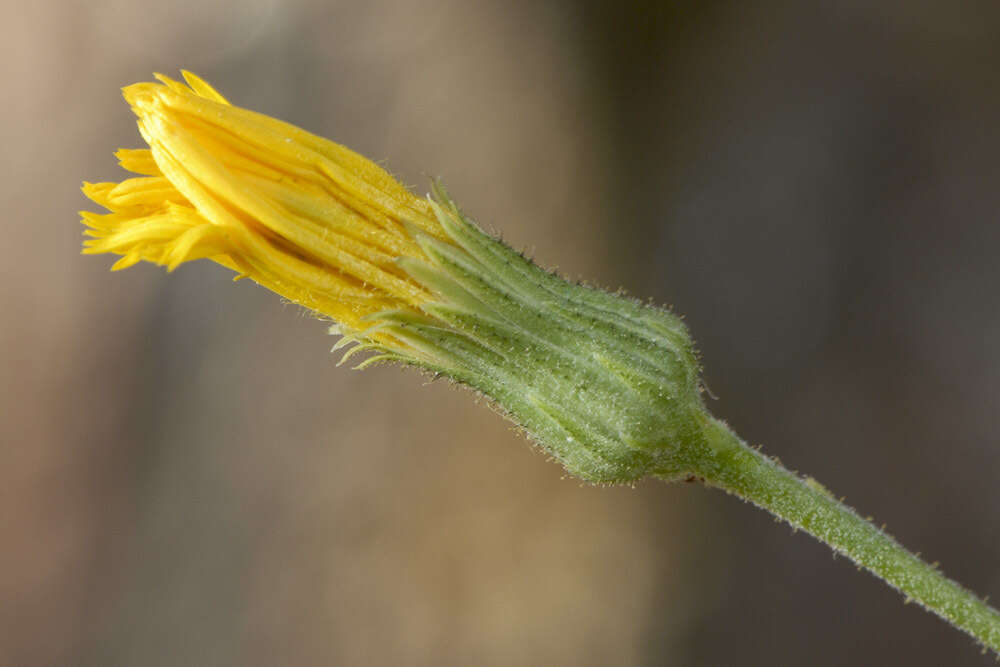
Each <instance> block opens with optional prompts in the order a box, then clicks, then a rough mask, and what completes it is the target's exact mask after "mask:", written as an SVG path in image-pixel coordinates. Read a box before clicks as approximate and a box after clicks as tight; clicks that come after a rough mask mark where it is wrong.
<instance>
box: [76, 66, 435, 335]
mask: <svg viewBox="0 0 1000 667" xmlns="http://www.w3.org/2000/svg"><path fill="white" fill-rule="evenodd" d="M183 74H184V78H185V80H186V81H187V85H184V84H183V83H180V82H179V81H174V80H172V79H170V78H168V77H166V76H163V75H160V74H157V75H156V78H157V79H159V81H160V82H161V83H137V84H134V85H131V86H128V87H127V88H125V89H124V91H123V92H124V96H125V99H126V100H127V101H128V103H129V104H130V105H131V107H132V110H133V111H134V112H135V114H136V115H137V116H138V117H139V121H138V125H139V132H140V133H141V134H142V136H143V138H144V139H145V140H146V142H147V143H148V144H149V148H148V149H140V150H129V149H123V150H121V151H119V152H118V153H117V154H116V155H117V157H118V158H119V160H120V164H121V165H122V167H124V168H125V169H127V170H129V171H132V172H135V173H137V174H140V175H141V176H140V177H138V178H130V179H127V180H125V181H123V182H121V183H85V184H84V186H83V192H84V194H86V195H87V197H89V198H90V199H92V200H93V201H95V202H97V203H98V204H100V205H102V206H104V207H105V208H107V209H109V210H110V211H111V213H108V214H104V215H100V214H96V213H91V212H87V211H81V213H80V214H81V216H82V217H83V222H84V224H86V225H87V226H88V227H89V229H88V231H87V233H88V234H89V235H90V236H92V237H93V238H91V239H89V240H88V241H86V242H85V244H84V245H85V248H84V251H83V252H84V253H88V254H89V253H105V252H112V253H117V254H119V255H123V257H122V258H121V259H120V260H118V262H117V263H116V264H115V265H114V266H113V267H112V269H113V270H117V269H122V268H126V267H128V266H131V265H133V264H135V263H136V262H138V261H139V260H146V261H149V262H153V263H156V264H161V265H165V266H166V267H167V269H168V270H173V269H174V268H176V267H177V266H178V265H179V264H181V263H182V262H185V261H188V260H193V259H199V258H209V259H211V260H214V261H215V262H218V263H219V264H222V265H223V266H226V267H228V268H230V269H232V270H233V271H236V272H237V274H238V275H237V279H238V278H243V277H248V278H250V279H252V280H254V281H255V282H257V283H260V284H261V285H264V286H265V287H267V288H269V289H271V290H273V291H274V292H277V293H278V294H280V295H281V296H283V297H285V298H287V299H289V300H291V301H293V302H295V303H298V304H301V305H303V306H305V307H307V308H310V309H312V310H314V311H316V312H318V313H321V314H323V315H326V316H329V317H330V318H333V319H334V320H336V321H338V322H339V323H341V324H343V325H344V326H345V327H346V328H347V329H350V330H355V331H357V330H360V329H363V328H364V327H365V326H368V325H370V324H371V323H370V322H363V321H362V318H364V317H365V316H371V315H373V314H375V313H378V312H381V311H386V310H400V309H402V310H407V309H415V308H418V307H419V306H420V304H422V303H425V302H426V301H427V300H428V299H429V293H428V291H427V290H426V289H425V288H424V287H422V286H421V285H419V284H417V283H416V282H415V281H414V280H413V279H412V278H410V277H409V276H408V275H407V274H406V273H405V272H404V271H403V270H402V268H401V267H400V266H399V265H398V262H397V259H398V258H400V257H412V258H418V259H419V258H423V257H424V253H423V251H422V250H421V248H420V246H419V245H418V244H417V242H416V241H415V239H414V234H413V233H411V231H410V230H411V229H417V230H420V231H422V232H423V233H425V234H427V235H429V236H432V237H438V238H440V239H447V237H446V235H445V234H444V232H443V230H442V228H441V225H440V223H439V222H438V220H437V218H436V217H435V214H434V211H433V209H432V205H431V203H430V202H428V201H427V200H424V199H421V198H419V197H416V196H414V195H413V194H411V193H410V192H409V191H408V190H407V189H406V188H404V187H403V186H401V185H400V184H399V183H398V182H396V181H395V180H394V179H393V178H392V176H390V175H389V174H388V173H387V172H386V171H385V170H384V169H382V168H381V167H379V166H378V165H376V164H375V163H373V162H372V161H370V160H368V159H366V158H364V157H362V156H361V155H358V154H357V153H355V152H353V151H351V150H349V149H347V148H345V147H343V146H340V145H338V144H335V143H333V142H331V141H328V140H326V139H323V138H321V137H317V136H315V135H313V134H310V133H308V132H305V131H304V130H301V129H299V128H297V127H294V126H292V125H289V124H287V123H283V122H281V121H278V120H275V119H273V118H270V117H268V116H264V115H262V114H258V113H254V112H252V111H248V110H246V109H241V108H239V107H235V106H232V105H230V104H229V102H227V101H226V99H225V98H224V97H223V96H222V95H220V94H219V93H218V92H217V91H216V90H215V89H214V88H212V87H211V86H210V85H209V84H208V83H206V82H205V81H203V80H202V79H200V78H199V77H197V76H195V75H194V74H191V73H190V72H184V73H183ZM408 226H410V227H409V228H408ZM375 336H376V337H377V336H378V334H375Z"/></svg>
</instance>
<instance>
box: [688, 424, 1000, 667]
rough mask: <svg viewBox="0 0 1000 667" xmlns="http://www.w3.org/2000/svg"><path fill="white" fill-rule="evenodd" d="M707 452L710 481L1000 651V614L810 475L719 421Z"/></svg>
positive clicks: (701, 469) (710, 430) (702, 466)
mask: <svg viewBox="0 0 1000 667" xmlns="http://www.w3.org/2000/svg"><path fill="white" fill-rule="evenodd" d="M706 441H707V450H708V452H710V454H708V455H707V456H706V457H704V460H702V461H701V462H700V463H699V464H697V466H696V471H695V474H697V475H700V476H702V477H704V479H705V483H706V484H707V485H709V486H715V487H718V488H720V489H724V490H725V491H728V492H729V493H731V494H733V495H736V496H739V497H740V498H743V499H745V500H748V501H750V502H752V503H753V504H754V505H757V506H758V507H760V508H762V509H765V510H767V511H768V512H771V513H772V514H774V515H775V516H778V517H780V518H782V519H784V520H785V521H787V522H788V523H790V524H791V525H792V526H794V527H796V528H801V529H802V530H804V531H805V532H807V533H809V534H810V535H812V536H813V537H815V538H816V539H818V540H820V541H821V542H823V543H825V544H827V545H828V546H830V547H831V548H832V549H833V550H834V551H836V552H838V553H841V554H844V555H845V556H847V557H848V558H850V559H851V560H852V561H854V563H856V564H857V565H859V566H861V567H863V568H865V569H866V570H868V571H869V572H871V573H872V574H874V575H875V576H876V577H879V578H880V579H882V580H884V581H885V582H886V583H888V584H889V585H890V586H892V587H893V588H895V589H897V590H898V591H899V592H901V593H902V594H903V595H904V596H906V598H907V601H910V600H914V601H916V602H918V603H920V604H921V605H922V606H923V607H924V608H926V609H927V610H929V611H931V612H933V613H935V614H937V615H938V616H940V617H941V618H943V619H944V620H946V621H947V622H949V623H951V624H952V625H954V626H955V627H956V628H959V629H961V630H964V631H965V632H967V633H968V634H970V635H972V636H973V637H974V638H976V639H977V640H978V641H979V642H980V643H981V644H982V645H983V646H984V647H987V648H989V649H992V650H993V651H994V652H996V653H998V654H1000V612H998V611H997V610H996V609H993V608H992V607H990V606H989V605H988V604H986V602H984V601H983V600H981V599H979V598H978V597H977V596H976V595H975V594H973V593H972V592H971V591H969V590H967V589H965V588H964V587H962V586H961V585H959V584H958V583H956V582H955V581H952V580H951V579H948V578H947V577H946V576H944V575H943V574H942V573H941V572H940V571H938V570H937V569H936V568H935V567H934V566H932V565H930V564H928V563H926V562H924V561H922V560H921V559H920V558H918V557H917V556H915V555H914V554H912V553H910V552H909V551H907V550H906V549H905V548H904V547H903V546H901V545H900V544H899V543H898V542H896V540H894V539H893V538H892V537H890V536H889V535H888V534H886V533H885V532H883V531H881V530H879V529H878V528H877V527H875V525H874V524H872V523H871V522H870V521H867V520H865V519H863V518H861V517H860V516H858V514H856V513H855V512H854V510H852V509H851V508H850V507H848V506H847V505H845V504H844V503H842V502H840V501H838V500H837V499H836V498H834V497H833V496H832V495H830V493H829V492H828V491H826V489H824V488H823V487H822V486H820V485H819V484H817V483H816V482H814V481H813V480H811V479H809V478H801V477H799V476H798V475H796V474H794V473H793V472H791V471H789V470H787V469H786V468H784V467H782V466H781V465H780V464H778V463H777V462H775V461H774V460H773V459H770V458H768V457H767V456H764V455H763V454H761V453H760V452H758V451H756V450H755V449H752V448H750V447H748V446H747V445H746V444H745V443H744V442H743V441H742V440H740V438H739V437H738V436H736V435H735V434H734V433H733V432H732V431H730V430H729V429H728V428H727V427H726V426H725V425H724V424H722V423H721V422H719V421H717V420H715V419H711V420H710V421H709V422H708V424H707V427H706Z"/></svg>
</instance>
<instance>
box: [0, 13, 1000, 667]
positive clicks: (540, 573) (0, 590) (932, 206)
mask: <svg viewBox="0 0 1000 667" xmlns="http://www.w3.org/2000/svg"><path fill="white" fill-rule="evenodd" d="M3 4H4V6H3V9H4V11H3V16H4V21H3V23H2V26H3V27H2V28H0V55H2V57H0V68H2V81H3V82H4V92H3V105H2V107H0V108H2V111H0V113H2V114H3V123H2V128H3V151H2V158H0V159H2V160H3V177H4V178H3V181H2V185H0V197H2V204H3V211H4V218H3V222H2V223H0V225H2V237H0V238H2V243H0V314H2V315H0V317H2V322H0V368H2V369H3V375H2V377H3V381H2V382H0V392H2V393H0V531H2V532H0V664H4V665H69V664H74V665H95V666H96V665H144V666H156V665H277V664H288V665H290V664H298V665H311V664H317V665H318V664H337V665H381V664H408V665H409V664H412V665H446V664H481V665H518V664H526V665H527V664H532V665H535V664H560V665H563V664H565V665H610V664H639V665H645V664H648V665H656V664H676V665H804V664H809V665H845V664H873V665H876V664H908V665H943V664H960V665H993V664H995V662H994V661H993V659H992V658H989V657H984V656H981V655H980V654H979V652H978V650H977V649H976V647H975V646H974V645H973V643H972V642H971V641H970V640H969V639H967V638H966V637H964V636H963V635H961V634H959V633H957V632H954V631H952V630H950V629H949V628H948V627H946V626H945V625H944V624H942V623H940V622H938V621H937V620H936V619H934V618H933V617H931V616H930V615H928V614H926V613H924V612H923V611H921V610H920V609H918V608H917V607H916V606H914V605H909V606H904V605H903V604H902V603H901V601H900V599H899V598H898V596H897V595H896V594H894V593H893V592H892V591H890V590H889V589H888V588H886V587H885V586H883V585H882V584H880V583H878V582H876V581H875V580H874V579H872V578H871V577H868V576H867V575H861V574H858V573H857V572H855V571H854V568H852V567H851V566H850V565H849V564H848V563H846V562H845V561H843V560H842V559H840V560H834V559H832V558H831V557H830V553H829V551H828V550H826V549H825V548H824V547H821V546H820V545H818V544H817V543H815V542H813V541H812V540H810V539H808V538H807V537H805V536H804V535H801V534H799V535H792V534H791V532H790V530H789V529H788V528H787V527H785V526H782V525H779V524H776V523H774V522H773V521H772V520H771V519H770V518H769V517H768V516H766V515H764V514H762V513H760V512H757V511H755V510H752V509H751V508H750V507H748V506H744V505H743V504H742V503H740V502H738V501H736V500H734V499H732V498H728V497H726V496H724V495H723V494H721V493H718V492H709V491H706V490H704V489H702V488H700V487H699V486H697V485H675V486H667V485H664V484H660V483H656V482H647V483H643V484H640V485H638V487H637V488H635V489H630V488H612V489H601V488H592V487H586V486H582V485H581V484H579V483H578V482H576V481H574V480H572V479H566V478H565V477H564V475H563V473H562V471H561V469H560V468H559V467H558V466H556V465H555V464H553V463H551V462H549V461H547V460H546V458H545V457H544V456H542V455H540V454H538V453H537V452H533V451H532V450H531V449H530V448H529V446H528V445H527V444H525V442H524V441H523V440H522V439H520V437H519V436H517V435H516V434H514V433H512V432H511V430H510V428H509V425H508V424H506V423H504V422H503V421H502V420H501V419H500V418H498V417H497V416H496V415H494V414H492V413H491V412H490V411H489V410H488V409H487V408H486V407H484V406H483V405H477V404H476V403H475V402H474V401H473V400H472V397H471V395H469V394H467V393H466V392H464V391H455V390H452V389H451V388H449V386H448V385H446V384H444V383H436V384H433V385H430V386H425V381H424V380H423V378H422V377H420V376H419V375H418V374H416V373H413V372H405V371H400V370H399V369H394V368H379V369H374V370H371V371H367V372H364V373H354V372H350V371H348V370H346V369H345V368H339V369H338V368H335V367H334V358H332V357H331V356H330V355H328V354H327V348H328V347H329V345H330V344H331V343H332V342H333V341H332V340H331V339H329V338H328V337H327V336H326V334H325V332H324V327H323V326H322V325H321V324H320V323H318V322H316V321H315V320H313V319H310V318H309V317H304V316H303V315H302V313H301V312H300V310H299V309H298V308H296V307H294V306H289V305H284V304H282V303H281V302H280V300H279V299H277V298H275V297H273V296H272V295H270V294H268V293H267V292H265V291H264V290H262V289H260V288H257V287H256V286H254V285H252V284H249V283H246V282H242V283H239V284H236V285H233V284H232V283H231V282H230V281H229V276H228V275H227V272H226V271H224V270H222V269H221V268H219V267H215V266H212V265H208V264H204V265H202V264H195V265H186V266H184V267H183V268H182V269H180V270H178V271H177V272H176V273H175V274H174V275H171V276H167V275H166V274H165V273H164V272H163V271H162V270H160V269H157V268H154V267H151V266H148V265H144V266H140V267H136V268H133V269H131V270H129V271H127V272H124V273H120V274H114V275H112V274H110V273H108V272H107V267H108V266H109V265H110V263H111V260H110V259H109V258H106V257H98V258H91V257H80V256H79V255H78V251H79V243H80V240H81V228H80V226H79V224H78V222H77V217H76V214H75V211H76V210H77V209H79V208H83V207H86V206H88V204H87V203H86V202H85V201H84V200H83V197H82V196H81V195H80V194H79V192H78V187H79V182H80V181H81V180H84V179H87V180H117V179H120V178H122V177H123V174H122V172H120V171H119V170H118V168H117V167H116V165H115V161H114V159H113V157H112V151H113V150H115V149H116V148H118V147H136V146H139V145H140V140H139V137H138V135H137V133H136V131H135V126H134V124H133V120H132V117H131V114H130V112H129V110H128V109H127V107H126V106H125V104H124V103H123V102H122V100H121V98H120V96H119V94H118V88H119V87H120V86H122V85H125V84H127V83H130V82H133V81H137V80H146V79H148V78H149V76H150V73H151V72H152V71H153V70H162V71H164V72H167V73H170V74H176V73H177V70H178V69H179V68H181V67H187V68H190V69H193V70H194V71H196V72H199V73H200V74H202V75H203V76H205V77H206V78H207V79H208V80H209V81H212V82H213V83H215V84H216V85H217V86H218V87H219V88H220V89H221V90H222V91H223V92H224V94H226V95H227V96H229V97H230V99H232V100H233V101H235V102H236V103H238V104H240V105H242V106H247V107H250V108H254V109H257V110H260V111H264V112H266V113H269V114H272V115H275V116H278V117H281V118H283V119H286V120H289V121H292V122H294V123H297V124H299V125H302V126H304V127H306V128H308V129H310V130H313V131H315V132H318V133H320V134H323V135H326V136H329V137H331V138H334V139H337V140H339V141H342V142H344V143H346V144H348V145H350V146H352V147H354V148H356V149H358V150H360V151H362V152H364V153H365V154H367V155H369V156H372V157H373V158H375V159H378V160H380V161H383V162H384V163H385V164H387V165H388V166H389V167H390V169H391V170H392V171H393V172H394V173H396V174H397V175H399V177H400V178H401V179H403V180H404V181H405V182H407V183H410V184H413V185H414V186H415V187H416V188H417V189H418V190H420V191H424V190H426V188H427V176H429V175H430V176H441V177H443V179H444V180H445V182H446V183H447V185H448V186H449V188H450V189H451V191H452V192H453V194H454V195H455V196H456V197H457V198H458V200H459V201H460V202H462V204H463V205H464V207H465V208H466V210H467V211H469V212H470V213H471V214H472V215H473V216H474V217H477V218H478V219H479V220H480V221H481V222H483V223H485V224H487V225H489V226H492V227H494V228H496V229H498V230H501V231H502V232H503V234H504V236H505V238H507V239H508V240H510V241H511V242H512V243H513V244H514V245H517V246H519V247H526V248H528V249H529V251H530V252H531V253H532V254H533V255H534V256H535V257H537V258H538V260H539V261H541V262H542V263H544V264H545V265H547V266H557V267H559V269H560V270H561V271H563V272H564V273H565V274H567V275H569V276H571V277H579V276H586V277H588V278H590V279H591V280H594V281H595V282H598V283H600V284H604V285H608V286H611V287H618V286H624V287H625V288H627V289H628V290H629V291H630V292H632V293H633V294H636V295H639V296H643V297H651V298H653V299H655V300H656V301H657V302H659V303H672V304H675V305H676V308H677V309H678V311H679V312H682V313H684V314H686V316H687V321H688V322H689V324H690V326H691V328H692V330H693V332H694V334H695V336H696V339H697V340H698V341H699V345H700V348H701V351H702V353H703V357H704V360H705V365H706V378H707V381H708V384H709V385H710V386H711V388H712V390H713V391H714V393H715V394H717V395H718V396H719V397H720V398H719V399H718V400H717V401H713V402H712V406H711V407H712V409H713V411H715V412H716V413H717V414H719V415H723V416H725V417H726V418H727V419H728V420H729V421H730V422H731V423H732V424H733V425H734V426H735V428H736V429H737V430H738V431H739V432H740V433H741V434H743V436H744V437H746V438H747V439H749V440H751V441H752V442H754V443H762V444H764V445H765V447H766V449H767V451H769V452H770V453H772V454H775V455H778V456H780V457H781V459H782V460H783V461H784V462H785V463H786V464H788V465H789V466H791V467H793V468H796V469H799V470H802V471H805V472H808V473H809V474H811V475H813V476H815V477H816V478H817V479H819V480H821V481H822V482H823V483H825V484H826V485H827V486H829V487H830V488H831V489H832V490H833V491H834V492H835V493H837V494H846V496H847V499H848V501H849V502H850V503H852V504H854V505H855V506H857V507H858V508H859V509H860V511H861V512H862V513H864V514H867V513H870V514H872V515H874V516H875V517H877V520H878V521H880V522H881V521H885V522H887V523H888V525H889V528H890V530H891V531H892V532H893V533H894V534H895V535H896V536H898V537H899V538H900V539H901V540H902V541H903V543H904V544H907V545H909V546H910V547H912V548H913V549H915V550H920V551H922V552H923V553H924V554H925V555H926V556H927V557H928V558H929V559H931V560H939V561H941V563H942V565H943V567H944V569H945V571H946V572H948V573H950V574H951V575H953V576H955V577H957V578H958V579H959V580H960V581H962V582H964V583H966V584H967V585H969V586H970V587H971V588H973V589H974V590H976V591H979V592H981V593H984V594H992V595H993V597H995V598H1000V503H998V500H997V493H996V491H997V485H998V481H1000V423H998V410H997V407H998V400H997V397H998V388H1000V309H998V307H997V296H998V294H1000V262H998V260H997V257H998V254H1000V228H998V225H997V211H998V205H1000V187H998V184H1000V168H998V160H1000V130H998V119H1000V75H998V71H1000V67H998V65H1000V9H998V8H1000V5H998V4H997V3H996V2H992V1H990V2H969V3H932V2H923V1H920V0H918V1H916V2H914V1H911V2H906V3H903V2H896V3H892V2H885V3H870V2H862V1H853V0H847V1H844V2H837V3H826V2H805V3H798V2H788V3H786V2H779V1H777V0H752V1H746V2H695V1H691V2H678V3H658V2H657V3H648V5H647V6H643V5H642V3H640V4H638V5H633V6H628V5H626V6H622V5H619V4H611V3H608V4H607V5H605V4H604V3H600V2H595V1H589V2H582V3H581V2H570V1H566V2H550V3H509V2H499V1H497V2H485V3H468V2H460V1H458V0H454V1H449V2H438V3H429V2H428V3H424V2H421V3H417V2H383V1H379V2H358V3H326V2H319V1H316V2H309V1H300V2H278V1H277V0H252V1H236V0H233V1H231V2H222V3H213V2H206V1H204V0H201V1H198V2H195V1H193V0H184V1H179V2H172V3H168V2H157V3H147V2H128V1H125V0H121V1H110V0H106V1H98V0H93V1H91V2H87V3H76V2H54V1H51V0H50V1H48V2H36V3H23V2H12V1H9V2H5V3H3Z"/></svg>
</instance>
